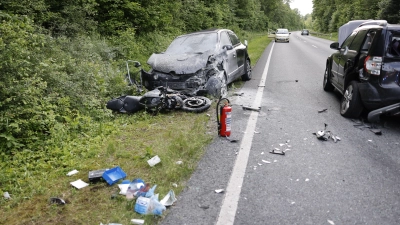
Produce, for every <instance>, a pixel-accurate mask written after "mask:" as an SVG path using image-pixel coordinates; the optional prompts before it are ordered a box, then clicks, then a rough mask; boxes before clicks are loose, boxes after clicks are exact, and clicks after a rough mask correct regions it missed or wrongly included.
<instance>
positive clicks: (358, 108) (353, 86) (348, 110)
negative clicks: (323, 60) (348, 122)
mask: <svg viewBox="0 0 400 225" xmlns="http://www.w3.org/2000/svg"><path fill="white" fill-rule="evenodd" d="M363 109H364V107H363V105H362V103H361V98H360V93H359V91H358V82H356V81H351V82H350V84H349V85H348V86H347V88H346V90H345V91H344V93H343V97H342V100H341V102H340V114H341V115H342V116H344V117H348V118H358V117H359V116H360V115H361V113H362V111H363Z"/></svg>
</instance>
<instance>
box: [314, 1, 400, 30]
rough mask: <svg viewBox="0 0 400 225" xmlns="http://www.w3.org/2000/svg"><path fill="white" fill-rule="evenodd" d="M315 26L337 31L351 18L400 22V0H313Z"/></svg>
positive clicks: (316, 28) (317, 28)
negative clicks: (399, 0)
mask: <svg viewBox="0 0 400 225" xmlns="http://www.w3.org/2000/svg"><path fill="white" fill-rule="evenodd" d="M313 4H314V6H313V13H312V18H313V28H314V29H315V30H318V31H321V32H337V30H338V28H339V27H340V26H342V25H343V24H345V23H347V22H348V21H350V20H367V19H383V20H387V21H388V23H393V24H396V23H400V4H399V2H398V0H356V1H346V0H313Z"/></svg>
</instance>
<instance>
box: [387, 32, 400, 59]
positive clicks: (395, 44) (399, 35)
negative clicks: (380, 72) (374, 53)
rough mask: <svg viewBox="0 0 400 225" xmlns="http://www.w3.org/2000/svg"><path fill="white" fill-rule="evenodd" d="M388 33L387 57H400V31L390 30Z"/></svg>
mask: <svg viewBox="0 0 400 225" xmlns="http://www.w3.org/2000/svg"><path fill="white" fill-rule="evenodd" d="M387 32H388V33H387V34H388V42H387V45H386V55H387V56H389V57H400V31H391V30H388V31H387Z"/></svg>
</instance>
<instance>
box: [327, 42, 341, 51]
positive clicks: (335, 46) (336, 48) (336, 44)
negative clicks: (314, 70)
mask: <svg viewBox="0 0 400 225" xmlns="http://www.w3.org/2000/svg"><path fill="white" fill-rule="evenodd" d="M329 47H330V48H331V49H335V50H339V43H338V42H333V43H332V44H331V45H330V46H329Z"/></svg>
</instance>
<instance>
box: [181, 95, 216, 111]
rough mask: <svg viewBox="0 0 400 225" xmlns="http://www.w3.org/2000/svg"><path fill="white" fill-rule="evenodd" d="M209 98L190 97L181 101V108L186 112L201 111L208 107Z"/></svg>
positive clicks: (209, 104) (209, 103)
mask: <svg viewBox="0 0 400 225" xmlns="http://www.w3.org/2000/svg"><path fill="white" fill-rule="evenodd" d="M210 106H211V100H210V99H208V98H207V97H202V96H196V97H190V98H187V99H185V100H184V101H183V105H182V110H183V111H187V112H194V113H201V112H204V111H205V110H207V109H208V108H210Z"/></svg>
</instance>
